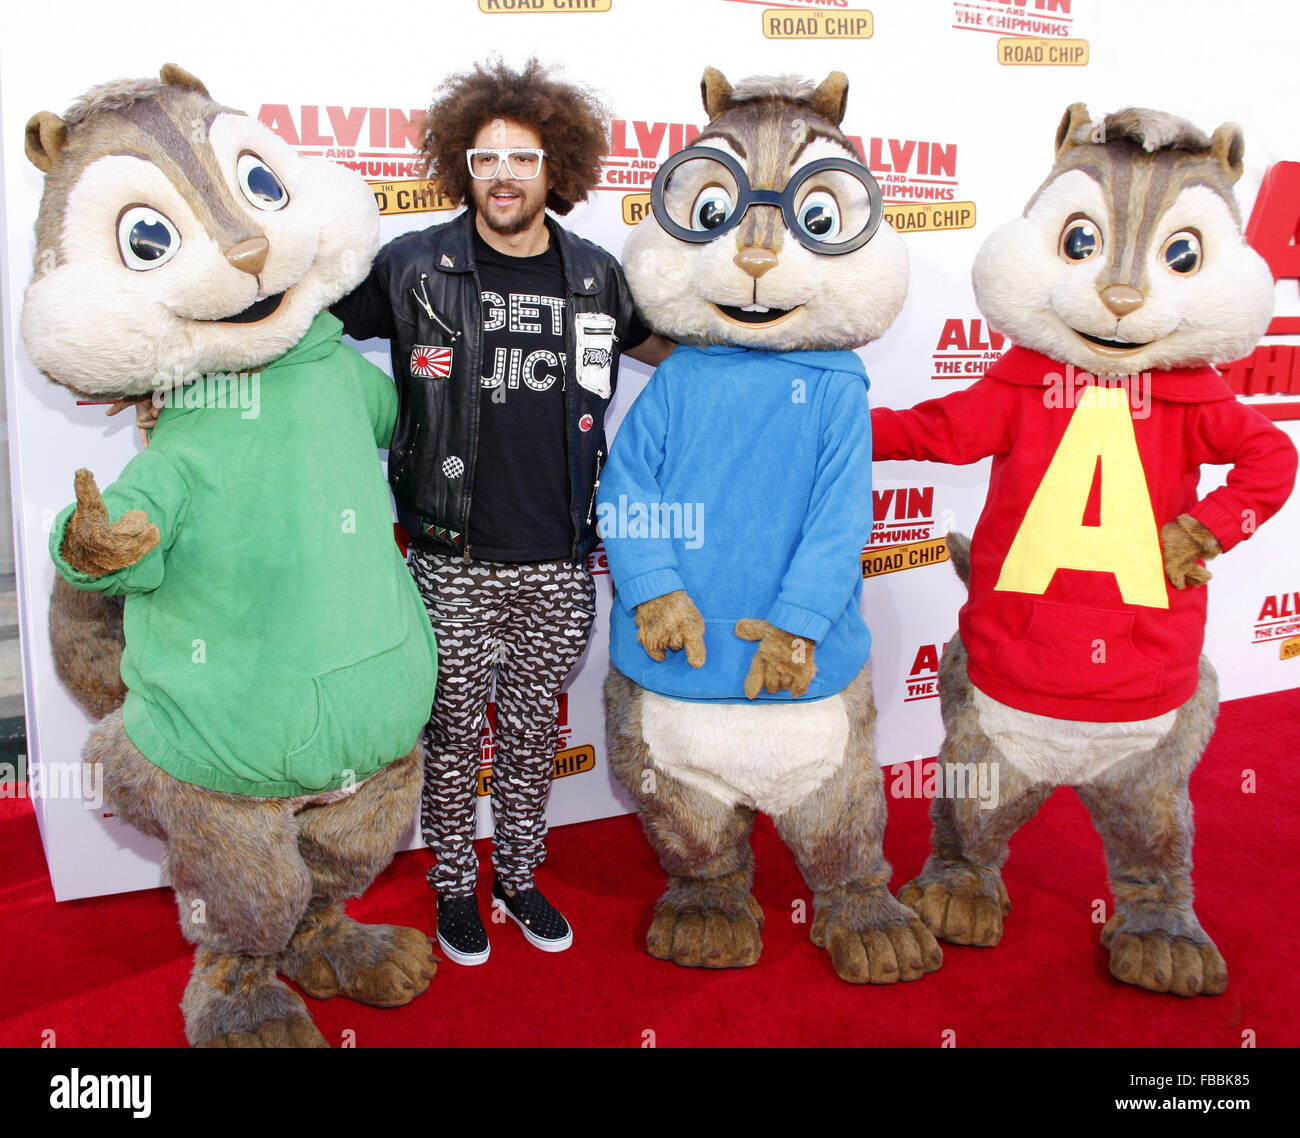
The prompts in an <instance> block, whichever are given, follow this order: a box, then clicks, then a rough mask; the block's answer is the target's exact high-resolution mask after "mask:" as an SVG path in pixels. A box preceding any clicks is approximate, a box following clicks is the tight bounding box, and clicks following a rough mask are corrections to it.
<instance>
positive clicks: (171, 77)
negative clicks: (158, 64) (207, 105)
mask: <svg viewBox="0 0 1300 1138" xmlns="http://www.w3.org/2000/svg"><path fill="white" fill-rule="evenodd" d="M158 78H159V79H161V80H162V81H163V82H164V83H166V84H167V86H169V87H184V88H185V89H186V90H188V91H197V92H198V93H199V94H200V95H202V96H203V97H204V98H205V99H211V98H212V96H211V95H209V94H208V89H207V87H205V86H204V85H203V83H202V82H201V81H200V80H199V79H196V78H195V77H194V76H193V75H191V74H190V73H189V72H188V71H186V70H185V68H183V67H177V66H176V64H174V63H164V64H163V65H162V69H161V70H160V71H159V72H158Z"/></svg>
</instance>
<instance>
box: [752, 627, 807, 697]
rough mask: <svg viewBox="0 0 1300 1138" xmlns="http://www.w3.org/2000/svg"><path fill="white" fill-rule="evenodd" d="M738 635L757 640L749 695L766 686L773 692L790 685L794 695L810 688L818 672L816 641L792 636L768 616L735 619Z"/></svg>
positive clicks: (799, 694)
mask: <svg viewBox="0 0 1300 1138" xmlns="http://www.w3.org/2000/svg"><path fill="white" fill-rule="evenodd" d="M736 635H737V636H739V637H740V639H741V640H757V641H758V651H757V652H755V653H754V662H753V663H752V664H750V666H749V675H748V676H746V677H745V698H746V699H753V698H755V696H757V695H758V693H759V691H760V689H762V688H767V690H768V692H769V693H770V694H772V695H775V694H776V693H777V692H779V691H780V690H781V689H782V688H789V689H790V694H791V695H793V696H801V695H803V693H804V692H806V691H807V690H808V685H809V684H810V683H812V679H813V676H815V675H816V674H817V665H816V664H814V663H813V649H814V648H815V647H816V645H815V644H813V642H812V641H811V640H808V639H807V638H805V637H802V636H792V635H791V634H790V633H788V632H785V631H783V630H782V629H779V628H777V626H776V625H774V624H769V623H768V622H767V621H765V620H738V621H736Z"/></svg>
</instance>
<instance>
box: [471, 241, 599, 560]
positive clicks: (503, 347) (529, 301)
mask: <svg viewBox="0 0 1300 1138" xmlns="http://www.w3.org/2000/svg"><path fill="white" fill-rule="evenodd" d="M474 258H475V260H476V261H477V262H478V277H479V284H480V285H481V286H482V297H481V299H482V304H483V363H482V375H481V377H480V385H481V386H480V390H479V403H480V411H479V440H478V454H477V458H476V460H475V467H474V490H473V497H472V499H471V501H470V511H469V547H470V555H471V556H472V557H475V558H481V559H483V560H486V561H552V560H556V559H558V558H562V557H568V556H569V553H570V551H571V549H572V546H573V523H572V522H571V521H570V518H569V463H568V442H567V434H566V431H565V419H564V384H565V382H566V373H567V370H568V369H567V367H566V363H567V361H566V360H565V358H564V357H565V351H564V315H565V313H564V309H565V303H566V300H565V298H566V296H567V293H568V289H567V288H566V287H565V280H564V265H563V262H562V261H561V258H560V251H559V249H558V247H557V246H556V244H555V242H554V241H552V243H551V246H550V248H549V249H547V250H546V252H544V253H539V254H538V255H537V256H536V257H510V256H507V255H506V254H504V253H499V252H497V250H495V249H493V248H492V246H490V245H489V244H488V243H487V242H486V241H484V240H483V238H482V237H480V236H479V235H478V234H477V233H475V234H474Z"/></svg>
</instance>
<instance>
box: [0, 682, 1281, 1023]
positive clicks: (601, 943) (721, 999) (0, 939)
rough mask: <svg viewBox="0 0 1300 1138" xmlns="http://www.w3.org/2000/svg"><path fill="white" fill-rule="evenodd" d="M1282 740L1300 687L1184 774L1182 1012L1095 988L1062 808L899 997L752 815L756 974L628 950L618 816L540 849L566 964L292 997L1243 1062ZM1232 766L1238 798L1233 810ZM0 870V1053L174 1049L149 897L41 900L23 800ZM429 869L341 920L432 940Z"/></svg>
mask: <svg viewBox="0 0 1300 1138" xmlns="http://www.w3.org/2000/svg"><path fill="white" fill-rule="evenodd" d="M1297 725H1300V690H1296V691H1290V692H1282V693H1278V694H1274V695H1269V696H1260V697H1257V698H1254V699H1249V700H1238V701H1234V702H1232V703H1228V704H1225V705H1224V706H1223V709H1222V712H1221V714H1220V718H1219V726H1218V731H1217V733H1216V735H1215V737H1214V739H1213V741H1212V742H1211V744H1210V747H1209V750H1208V752H1207V753H1206V755H1205V757H1204V758H1203V759H1202V761H1201V764H1200V766H1199V767H1198V768H1197V771H1196V773H1195V774H1194V775H1193V777H1192V800H1193V802H1194V803H1195V806H1196V821H1197V837H1196V876H1195V881H1196V891H1197V910H1198V913H1199V915H1200V918H1201V921H1202V924H1203V925H1204V926H1205V928H1206V930H1207V931H1208V932H1209V933H1210V935H1211V936H1213V937H1214V938H1215V940H1216V942H1217V943H1218V946H1219V949H1220V951H1221V952H1222V953H1223V955H1224V958H1225V959H1226V960H1227V962H1228V971H1229V981H1228V990H1227V992H1226V993H1225V994H1224V995H1222V996H1218V997H1199V998H1196V999H1180V998H1178V997H1175V996H1161V995H1155V994H1151V993H1147V992H1142V991H1139V990H1137V989H1134V988H1130V987H1128V986H1126V985H1123V984H1119V983H1117V982H1116V981H1114V980H1112V979H1111V977H1110V975H1109V973H1108V971H1107V967H1106V956H1105V954H1104V953H1103V952H1102V950H1101V948H1100V946H1099V943H1098V934H1099V931H1100V929H1099V926H1098V925H1096V924H1094V923H1093V922H1092V912H1093V908H1092V905H1093V901H1094V899H1096V898H1102V899H1105V901H1106V904H1107V906H1109V904H1110V897H1109V891H1108V889H1107V885H1106V876H1105V865H1104V862H1103V857H1102V851H1101V843H1100V841H1099V839H1098V838H1097V837H1096V835H1095V833H1094V832H1093V830H1092V827H1091V824H1090V823H1089V820H1088V816H1087V813H1086V811H1085V810H1084V809H1083V806H1082V804H1081V803H1080V802H1079V800H1078V799H1077V798H1076V797H1075V795H1074V793H1073V792H1072V791H1069V790H1063V791H1059V792H1057V794H1055V795H1054V796H1053V797H1052V798H1051V799H1050V800H1049V801H1048V803H1047V805H1046V806H1045V807H1044V808H1043V809H1042V811H1041V812H1040V813H1039V815H1038V816H1037V817H1036V818H1035V819H1033V820H1032V821H1031V822H1030V823H1028V824H1027V825H1026V826H1025V827H1024V829H1023V830H1022V831H1021V832H1020V834H1019V835H1018V836H1017V838H1016V839H1015V841H1014V842H1013V844H1012V855H1011V860H1010V862H1009V863H1008V866H1007V870H1006V875H1005V876H1006V884H1007V888H1008V890H1009V892H1010V894H1011V899H1012V903H1013V904H1014V906H1015V911H1014V912H1013V913H1012V914H1011V916H1010V918H1008V922H1007V932H1006V936H1005V937H1004V939H1003V941H1002V943H1001V945H999V946H998V947H997V948H993V949H978V948H963V947H960V946H955V945H945V946H944V965H943V968H942V969H940V970H939V971H938V972H936V973H934V974H932V975H930V976H928V977H926V978H925V979H923V980H920V981H917V982H915V983H910V984H899V985H896V986H894V987H891V988H873V987H869V986H864V987H855V986H852V985H848V984H845V983H843V982H842V981H840V980H839V979H837V978H836V976H835V974H834V972H833V971H832V970H831V967H830V963H829V958H828V957H827V956H826V954H825V953H823V952H821V951H819V950H817V949H815V948H814V947H813V946H812V944H811V943H810V942H809V940H808V926H807V925H806V924H796V923H794V922H793V921H792V919H791V916H792V913H793V912H794V911H795V904H794V903H795V902H796V901H798V900H804V901H805V902H807V901H808V893H807V891H806V889H805V887H804V884H803V882H802V880H801V879H800V878H799V876H798V874H797V872H796V871H795V869H794V865H793V862H792V859H791V857H790V854H789V853H788V851H787V850H786V849H785V848H784V846H783V845H782V844H781V842H780V840H779V839H778V838H777V837H776V835H775V833H774V831H773V829H772V827H771V825H770V824H769V823H768V822H767V821H766V820H760V823H759V826H758V828H757V831H756V834H755V839H754V848H755V854H756V858H757V863H758V870H757V880H756V884H755V890H754V891H755V895H756V896H757V897H758V900H759V901H760V903H761V904H762V905H763V908H764V910H765V912H766V914H767V926H766V929H765V932H764V949H763V955H762V958H761V959H760V960H759V962H758V963H757V964H756V965H755V966H754V967H753V968H749V969H743V970H739V971H728V972H706V971H703V970H695V969H685V968H678V967H676V966H675V965H673V964H668V963H664V962H661V961H657V960H653V959H651V958H650V957H649V956H647V955H646V954H645V951H644V947H643V943H644V937H645V930H646V928H647V926H648V924H649V920H650V912H651V907H652V904H653V901H654V900H655V899H656V898H657V897H658V895H659V893H660V891H661V890H662V888H663V879H662V875H661V873H660V871H659V868H658V866H657V865H656V863H655V861H654V859H653V857H652V856H651V854H650V850H649V847H648V846H647V845H646V843H645V841H644V838H643V837H642V835H641V832H640V827H639V823H638V822H637V820H636V818H634V817H625V818H614V819H609V820H606V821H603V822H590V823H586V824H583V825H579V826H570V827H565V828H563V829H559V830H556V831H554V832H553V833H552V835H551V840H550V857H549V860H548V862H547V864H546V865H545V866H544V867H543V869H542V870H541V872H540V880H541V882H542V884H543V886H544V888H545V889H546V891H547V894H548V896H550V897H551V898H552V900H554V901H555V902H556V904H557V905H558V906H559V907H560V908H561V909H562V910H563V911H564V912H565V913H566V914H567V915H568V916H569V917H570V919H571V920H572V922H573V925H574V929H575V943H574V947H573V948H572V949H571V950H569V951H568V952H566V953H561V954H557V955H553V956H548V955H545V954H543V953H540V952H538V951H536V950H535V949H533V948H531V947H529V946H528V945H527V944H525V943H524V941H523V939H522V937H520V935H519V932H518V930H517V929H516V928H515V927H514V926H513V925H506V926H502V925H490V926H489V934H490V935H491V937H492V958H491V960H489V961H488V963H487V964H486V965H483V966H481V967H479V968H461V967H458V966H456V965H454V964H451V963H445V964H443V965H442V966H441V967H440V968H439V972H438V976H437V978H436V979H435V980H434V981H433V984H432V985H431V986H430V988H429V991H428V992H427V993H426V994H425V995H423V996H421V997H420V998H419V999H418V1000H416V1001H415V1002H414V1003H412V1004H410V1005H408V1006H407V1007H405V1008H397V1009H387V1010H380V1009H374V1008H367V1007H363V1006H361V1005H358V1004H354V1003H351V1002H350V1001H347V1000H344V999H342V998H336V999H334V1000H330V1001H328V1002H325V1003H317V1002H315V1001H308V1003H309V1005H310V1007H311V1008H312V1011H313V1014H314V1016H315V1018H316V1022H317V1024H318V1026H319V1027H320V1029H321V1030H322V1031H323V1032H324V1033H325V1036H326V1038H328V1039H329V1040H330V1041H331V1042H332V1043H336V1044H337V1043H339V1042H340V1041H342V1040H344V1039H345V1038H346V1036H345V1033H347V1032H354V1033H355V1043H356V1045H357V1046H359V1047H381V1046H401V1047H460V1046H476V1045H477V1046H483V1045H490V1046H495V1045H513V1046H552V1047H554V1046H583V1045H585V1046H599V1047H638V1046H641V1045H643V1044H645V1043H647V1042H649V1041H651V1040H653V1042H654V1043H655V1044H656V1045H658V1046H660V1047H680V1046H717V1047H723V1046H725V1047H755V1046H769V1045H785V1046H881V1045H885V1046H918V1047H937V1046H939V1045H940V1044H941V1043H943V1042H944V1041H945V1038H946V1037H945V1032H951V1033H953V1035H952V1036H951V1037H947V1038H948V1039H949V1040H950V1041H951V1042H955V1044H956V1045H957V1046H959V1047H985V1046H999V1045H1000V1046H1008V1045H1010V1046H1034V1047H1080V1046H1102V1047H1128V1046H1144V1047H1188V1046H1199V1047H1227V1048H1238V1047H1240V1046H1241V1045H1242V1041H1243V1033H1244V1032H1248V1031H1249V1032H1254V1033H1255V1039H1256V1042H1257V1043H1258V1045H1259V1046H1260V1047H1279V1046H1295V1045H1296V1044H1297V1043H1300V1027H1298V1026H1297V1024H1296V1022H1295V1011H1296V1009H1297V1007H1298V1006H1300V1003H1298V1001H1297V994H1298V990H1300V970H1297V968H1296V966H1295V965H1296V952H1295V942H1294V941H1293V940H1292V936H1291V930H1290V924H1289V918H1288V917H1287V916H1286V913H1288V912H1289V911H1290V910H1289V909H1287V908H1286V905H1287V904H1288V899H1289V897H1290V894H1289V892H1288V890H1289V889H1290V887H1291V886H1292V885H1293V884H1294V879H1295V871H1294V867H1295V865H1296V864H1297V860H1298V855H1300V840H1298V837H1297V835H1298V834H1300V825H1297V823H1296V821H1295V813H1296V809H1295V808H1296V792H1295V787H1296V772H1295V767H1294V761H1295V744H1294V739H1295V733H1296V727H1297ZM1246 768H1249V769H1252V770H1254V771H1255V773H1256V783H1257V791H1256V793H1254V794H1244V793H1243V792H1242V773H1241V772H1242V771H1243V769H1246ZM890 773H891V772H889V771H887V772H886V778H887V784H888V780H889V776H890ZM926 808H927V804H926V803H925V802H924V801H920V800H895V801H892V802H891V806H890V822H889V829H888V831H887V833H886V835H885V851H886V853H887V854H888V856H889V859H890V861H891V862H892V863H893V865H894V868H895V871H896V873H895V878H894V888H895V889H897V887H898V886H899V885H900V884H901V883H902V882H904V881H906V880H907V879H908V878H909V877H911V876H912V874H914V873H915V872H916V871H917V870H918V869H919V868H920V865H921V863H922V861H923V860H924V858H925V854H926V852H927V849H928V842H929V820H928V817H927V815H926ZM486 846H487V843H480V857H481V859H482V860H483V861H484V863H486V861H487V856H486ZM0 864H3V866H4V867H5V872H4V884H3V885H2V886H0V944H3V945H4V946H5V949H6V952H7V957H8V961H7V963H8V970H7V973H8V974H7V977H6V980H5V985H4V988H3V996H0V1045H3V1046H11V1047H13V1046H18V1047H33V1046H38V1045H40V1044H41V1043H42V1042H43V1041H46V1042H49V1041H50V1037H49V1036H48V1035H44V1036H43V1033H48V1032H54V1033H55V1035H54V1038H53V1042H56V1043H57V1045H58V1046H59V1047H77V1046H90V1047H107V1046H169V1047H173V1046H182V1045H183V1044H184V1035H183V1032H182V1028H181V1017H180V1012H179V1010H178V1008H177V1004H178V1003H179V1000H180V996H181V992H182V990H183V989H184V986H185V981H186V978H187V977H188V974H189V969H190V949H189V947H188V946H187V945H186V944H185V942H184V941H183V940H182V938H181V935H180V932H179V929H178V926H177V922H176V913H175V907H174V904H173V902H172V897H171V893H170V891H167V890H162V889H158V890H152V891H149V892H144V893H134V894H128V895H123V896H116V897H106V898H97V899H93V900H87V901H73V902H67V903H64V904H61V905H57V904H55V902H54V899H53V895H52V893H51V891H50V886H49V879H48V877H47V876H46V871H45V863H44V858H43V855H42V853H41V848H40V842H39V838H38V836H37V831H36V823H35V819H34V817H33V815H32V812H31V809H30V804H29V803H28V802H27V801H26V800H6V801H3V802H0ZM428 865H429V858H428V855H426V854H425V853H423V852H415V853H408V854H402V855H400V856H399V857H398V858H397V859H396V861H395V862H394V863H393V865H392V866H390V867H389V869H388V871H387V872H386V873H385V874H384V875H383V876H382V877H381V878H380V879H379V880H378V881H377V882H376V883H375V885H374V886H373V887H372V888H371V890H370V892H369V893H368V894H367V895H366V897H365V898H363V899H362V900H360V901H357V902H354V903H353V905H352V906H351V910H350V911H351V912H352V913H353V914H354V915H355V916H357V917H359V918H361V919H363V920H374V921H392V922H397V923H401V924H409V925H414V926H416V927H419V928H423V929H425V930H429V929H430V928H431V925H432V916H433V904H432V895H431V893H430V891H429V889H428V888H427V886H426V885H425V883H424V872H425V870H426V868H427V867H428ZM486 896H487V877H486V874H485V877H484V882H483V887H482V888H481V890H480V897H486ZM808 907H809V908H811V905H810V904H809V905H808ZM649 1033H653V1035H650V1034H649Z"/></svg>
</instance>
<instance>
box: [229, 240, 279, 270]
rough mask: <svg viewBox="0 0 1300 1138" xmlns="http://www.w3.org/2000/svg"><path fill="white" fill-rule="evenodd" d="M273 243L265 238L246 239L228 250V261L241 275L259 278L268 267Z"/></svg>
mask: <svg viewBox="0 0 1300 1138" xmlns="http://www.w3.org/2000/svg"><path fill="white" fill-rule="evenodd" d="M270 251H271V243H270V242H269V241H268V240H267V239H266V238H265V237H245V238H244V240H242V241H237V242H236V243H235V244H234V245H232V246H231V247H230V248H229V249H227V250H226V260H227V261H229V262H230V263H231V264H232V265H234V266H235V268H237V269H238V270H239V271H240V272H241V273H247V274H248V275H249V276H250V277H255V276H257V274H258V273H260V272H261V271H262V269H263V268H264V267H265V265H266V255H267V253H269V252H270Z"/></svg>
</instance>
